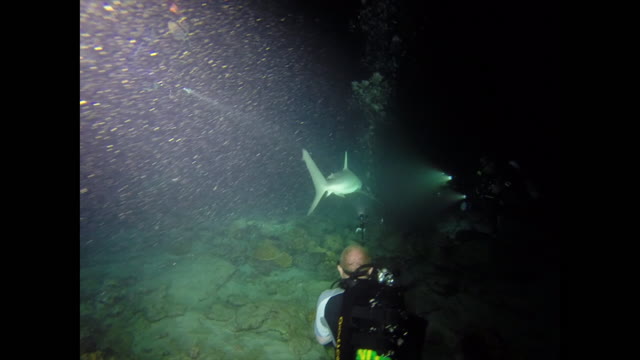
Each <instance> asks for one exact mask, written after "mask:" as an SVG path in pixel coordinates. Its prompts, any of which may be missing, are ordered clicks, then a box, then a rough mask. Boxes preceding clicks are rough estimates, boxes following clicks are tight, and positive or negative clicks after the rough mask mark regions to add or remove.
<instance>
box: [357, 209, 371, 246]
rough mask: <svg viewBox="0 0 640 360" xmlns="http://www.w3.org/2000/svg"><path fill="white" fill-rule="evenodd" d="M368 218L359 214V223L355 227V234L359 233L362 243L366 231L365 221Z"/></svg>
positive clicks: (363, 214)
mask: <svg viewBox="0 0 640 360" xmlns="http://www.w3.org/2000/svg"><path fill="white" fill-rule="evenodd" d="M368 218H369V217H368V216H367V215H366V214H365V213H360V215H358V220H359V221H360V223H359V224H358V226H357V227H356V233H360V240H361V241H362V242H363V243H364V232H365V231H366V230H367V220H368Z"/></svg>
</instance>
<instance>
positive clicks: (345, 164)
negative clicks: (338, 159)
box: [344, 151, 347, 170]
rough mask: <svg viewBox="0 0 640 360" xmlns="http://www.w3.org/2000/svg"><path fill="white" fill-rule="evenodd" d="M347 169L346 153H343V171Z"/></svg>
mask: <svg viewBox="0 0 640 360" xmlns="http://www.w3.org/2000/svg"><path fill="white" fill-rule="evenodd" d="M346 169H347V152H346V151H345V152H344V170H346Z"/></svg>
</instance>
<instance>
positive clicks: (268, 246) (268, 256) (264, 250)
mask: <svg viewBox="0 0 640 360" xmlns="http://www.w3.org/2000/svg"><path fill="white" fill-rule="evenodd" d="M253 257H254V258H255V259H258V260H262V261H270V262H273V263H275V264H277V265H278V266H280V267H283V268H286V267H290V266H291V264H292V263H293V258H292V257H291V255H289V254H288V253H286V252H284V251H281V250H280V249H278V248H277V247H276V246H275V245H274V244H273V241H272V240H270V239H266V240H263V241H262V243H260V245H258V247H257V248H256V249H255V250H254V251H253Z"/></svg>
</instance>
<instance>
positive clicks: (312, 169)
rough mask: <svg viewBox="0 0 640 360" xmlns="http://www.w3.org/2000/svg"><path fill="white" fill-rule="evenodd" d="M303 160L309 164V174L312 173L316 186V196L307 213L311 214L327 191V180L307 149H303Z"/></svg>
mask: <svg viewBox="0 0 640 360" xmlns="http://www.w3.org/2000/svg"><path fill="white" fill-rule="evenodd" d="M302 160H304V163H305V164H306V165H307V169H308V170H309V174H311V180H313V186H314V187H315V188H316V197H315V198H314V199H313V203H311V208H309V212H307V215H310V214H311V213H312V212H313V210H314V209H315V208H316V206H317V205H318V203H319V202H320V199H322V196H323V195H324V193H325V192H326V191H327V180H326V179H325V178H324V176H323V175H322V173H321V172H320V169H318V167H317V166H316V163H315V162H313V159H312V158H311V156H309V153H308V152H307V150H305V149H302Z"/></svg>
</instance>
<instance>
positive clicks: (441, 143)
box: [79, 0, 561, 359]
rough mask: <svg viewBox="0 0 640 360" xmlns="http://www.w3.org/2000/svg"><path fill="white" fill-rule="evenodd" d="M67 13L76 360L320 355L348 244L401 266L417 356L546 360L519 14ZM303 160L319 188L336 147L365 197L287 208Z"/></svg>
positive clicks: (552, 255)
mask: <svg viewBox="0 0 640 360" xmlns="http://www.w3.org/2000/svg"><path fill="white" fill-rule="evenodd" d="M172 5H175V6H173V7H172ZM172 9H173V11H172ZM80 10H81V12H80V56H81V58H80V71H81V73H80V80H81V81H80V96H81V99H80V100H81V104H80V172H79V175H80V181H79V185H80V216H81V218H80V239H79V240H80V243H79V246H80V265H81V266H80V274H81V281H80V354H81V358H104V359H108V358H115V359H164V358H166V359H174V358H176V359H177V358H187V357H188V358H191V359H245V358H246V359H250V358H255V357H256V354H263V355H264V353H265V352H266V353H268V354H269V355H268V356H267V357H266V358H273V359H321V358H331V357H330V356H329V355H327V352H326V351H325V349H324V348H323V347H322V346H320V345H318V344H317V343H316V342H315V337H314V336H313V327H312V323H313V318H314V310H315V302H316V300H317V296H318V295H319V294H320V292H321V291H322V290H324V289H326V288H328V286H329V285H330V283H331V282H332V281H333V280H335V278H336V277H337V273H336V272H335V261H336V260H337V257H338V256H339V254H340V252H341V250H342V249H343V248H344V247H345V246H346V245H348V244H350V243H353V242H360V243H362V244H364V245H365V246H367V247H368V248H369V250H370V251H371V253H372V255H374V257H375V258H376V259H378V261H379V262H380V263H381V264H383V265H385V266H390V267H392V268H394V270H396V271H397V272H398V273H399V274H402V275H401V278H403V279H404V280H403V281H404V282H406V284H408V286H409V288H408V292H407V304H408V306H409V308H410V309H411V310H412V311H414V312H416V313H418V314H420V315H421V316H424V317H428V318H429V320H430V322H431V325H430V327H429V331H428V332H427V338H426V339H425V346H424V354H422V355H423V357H424V358H430V359H439V358H441V359H451V358H454V357H455V356H456V354H462V353H463V352H465V351H467V350H466V349H467V348H468V347H469V346H471V347H472V348H474V349H475V350H473V351H471V352H473V353H481V352H483V351H486V352H488V353H490V354H491V355H488V356H492V357H489V358H495V359H498V358H513V359H515V358H518V359H538V358H545V359H554V358H558V357H559V349H560V343H561V341H560V339H561V336H560V330H558V329H559V316H560V293H561V292H560V278H561V274H560V253H559V246H558V244H557V242H555V241H554V240H555V239H556V235H555V231H556V228H555V227H556V217H555V212H553V211H549V209H553V208H554V206H553V205H554V204H555V197H556V195H557V194H556V192H555V187H554V177H555V176H556V174H557V169H558V164H557V160H556V158H557V156H556V155H555V154H556V151H557V147H556V140H555V136H554V133H555V132H556V130H554V127H553V126H552V124H554V118H555V116H556V113H555V101H556V97H555V90H554V89H555V86H554V80H555V79H554V73H553V71H552V70H553V65H552V60H553V53H554V47H553V42H552V41H551V40H550V39H551V38H552V36H551V34H550V32H551V30H553V27H552V25H553V23H552V21H551V20H552V19H551V18H548V17H544V16H542V15H541V14H543V13H544V12H543V11H542V9H527V11H526V12H525V11H523V9H518V8H513V7H512V6H509V5H506V4H500V3H490V4H484V5H479V4H474V3H469V4H465V3H461V4H458V5H455V6H454V5H451V7H449V6H447V5H441V4H435V3H432V2H416V3H413V2H404V1H397V2H394V1H377V2H374V1H363V2H360V1H353V2H340V3H339V4H338V3H333V2H328V1H324V2H315V1H312V2H307V3H305V5H301V2H295V1H266V2H263V1H233V2H230V1H209V2H198V1H177V2H175V3H172V2H158V1H146V0H145V1H120V2H108V3H105V2H95V1H81V3H80ZM375 73H378V74H380V76H379V77H376V76H375V75H374V74H375ZM303 148H304V149H307V150H308V151H309V152H310V153H311V155H312V157H313V159H314V160H315V162H316V163H317V165H318V167H319V168H320V169H321V171H322V172H323V174H324V175H325V176H328V175H329V174H331V173H332V172H337V171H339V170H341V169H342V166H343V159H344V152H345V151H348V154H349V168H350V169H351V170H352V171H353V172H354V173H355V174H357V175H358V176H359V177H360V178H361V180H362V181H363V183H364V186H365V190H366V191H367V193H368V194H373V197H372V196H370V195H363V194H349V195H347V196H346V197H344V198H340V197H336V196H333V195H332V196H330V197H328V198H326V199H323V200H321V201H320V204H319V205H318V207H317V208H316V210H315V211H314V212H313V213H312V214H311V215H310V216H305V215H306V212H307V210H308V207H309V205H310V204H311V201H312V200H313V196H314V189H313V184H312V181H311V178H310V176H309V173H308V172H307V169H306V167H305V165H304V162H303V161H302V154H301V152H302V149H303ZM482 157H485V159H486V160H487V163H488V164H489V165H486V164H487V163H485V165H486V166H485V165H483V163H481V158H482ZM478 170H481V171H482V172H481V174H480V175H479V173H478ZM440 172H442V173H443V174H445V175H450V176H452V179H451V180H450V181H442V180H441V179H440V180H434V177H433V176H434V175H433V174H436V173H440ZM507 183H508V185H505V184H507ZM492 185H495V186H497V187H498V188H497V190H496V188H491V186H492ZM491 189H493V190H491ZM492 191H494V192H492ZM463 195H466V196H467V198H466V199H463V198H462V196H463ZM489 195H491V196H489ZM465 200H466V201H465ZM463 203H464V205H463ZM360 214H364V215H366V216H367V218H366V220H367V221H366V224H365V225H366V230H367V231H366V232H365V236H364V237H363V236H362V233H356V232H355V229H356V227H357V226H358V225H359V224H360V223H359V219H358V215H360ZM360 225H362V224H360ZM540 313H543V314H545V315H544V316H540ZM478 339H480V340H478ZM469 344H472V345H469ZM478 349H480V350H478ZM487 349H488V350H487ZM500 354H502V355H500ZM327 356H329V357H327ZM500 356H503V357H500ZM419 357H420V356H418V358H419ZM467 357H468V355H467ZM468 358H471V357H468Z"/></svg>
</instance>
